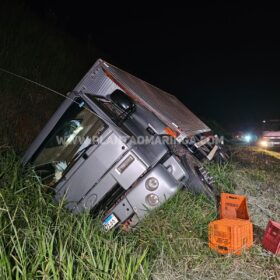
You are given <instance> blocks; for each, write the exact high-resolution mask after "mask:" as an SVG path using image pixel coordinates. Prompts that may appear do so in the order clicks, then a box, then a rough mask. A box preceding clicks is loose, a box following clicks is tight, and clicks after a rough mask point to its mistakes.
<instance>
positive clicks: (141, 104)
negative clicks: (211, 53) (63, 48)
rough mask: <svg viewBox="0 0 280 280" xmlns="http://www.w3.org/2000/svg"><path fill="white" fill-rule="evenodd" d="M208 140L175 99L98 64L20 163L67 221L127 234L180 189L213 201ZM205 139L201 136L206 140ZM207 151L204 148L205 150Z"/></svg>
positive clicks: (211, 148) (198, 123)
mask: <svg viewBox="0 0 280 280" xmlns="http://www.w3.org/2000/svg"><path fill="white" fill-rule="evenodd" d="M209 132H211V130H210V128H208V127H207V126H206V125H205V124H204V123H203V122H202V121H201V120H200V119H199V118H197V117H196V116H195V115H194V114H193V113H192V112H190V111H189V110H188V109H187V108H186V107H185V106H184V105H183V104H182V103H181V102H180V101H179V100H178V99H176V98H175V97H174V96H172V95H170V94H168V93H165V92H163V91H161V90H160V89H158V88H156V87H154V86H152V85H150V84H148V83H146V82H144V81H142V80H140V79H138V78H136V77H134V76H132V75H130V74H128V73H127V72H125V71H123V70H120V69H118V68H117V67H115V66H113V65H110V64H108V63H107V62H105V61H103V60H98V61H97V62H96V63H95V64H94V66H93V67H92V68H91V69H90V71H89V72H88V73H87V74H86V75H85V77H84V78H83V79H82V80H81V82H80V83H79V84H78V85H77V86H76V87H75V89H74V90H73V91H72V92H70V93H68V95H67V98H66V99H65V101H64V102H63V103H62V104H61V106H60V107H59V109H58V110H57V111H56V112H55V114H54V115H53V116H52V117H51V119H50V120H49V122H48V123H47V124H46V126H45V127H44V128H43V130H42V131H41V132H40V134H39V135H38V137H37V138H36V139H35V140H34V142H33V143H32V144H31V145H30V147H29V149H28V150H27V151H26V153H25V156H24V158H23V163H24V164H31V165H32V166H33V167H34V169H35V172H36V173H37V175H38V177H39V178H40V179H41V181H42V183H43V184H45V185H47V186H49V187H50V188H53V189H54V192H55V199H56V200H57V201H61V200H63V201H64V203H65V207H66V208H67V209H69V210H70V211H72V212H73V213H81V212H84V211H87V212H90V213H91V215H92V216H97V215H99V216H101V217H102V220H103V225H104V227H105V229H107V230H109V229H111V228H113V227H116V226H122V227H123V228H126V229H128V228H131V227H133V226H135V225H136V224H137V223H138V222H139V221H140V220H141V219H142V218H143V217H145V216H146V215H147V214H148V213H149V212H150V211H151V210H153V209H155V208H157V207H159V206H160V205H162V204H163V203H164V202H165V201H166V200H168V199H170V198H171V197H172V196H174V195H175V194H176V193H177V192H178V191H179V190H181V189H182V188H188V189H189V190H191V191H193V192H195V193H204V194H206V195H207V196H208V197H216V196H217V192H216V190H215V188H214V187H213V185H212V183H213V182H212V178H211V177H210V176H209V174H208V173H207V172H206V171H205V170H204V169H203V166H202V164H201V163H200V161H199V160H198V159H197V157H196V156H195V155H196V154H197V153H198V151H199V150H201V153H200V154H201V155H202V156H203V155H204V154H205V157H206V158H207V157H208V160H211V159H212V158H213V157H214V156H215V154H216V153H217V151H218V150H219V146H218V145H216V144H213V145H212V146H211V145H210V140H209V137H202V135H203V133H208V134H209ZM208 134H207V135H208ZM206 146H208V148H207V147H206Z"/></svg>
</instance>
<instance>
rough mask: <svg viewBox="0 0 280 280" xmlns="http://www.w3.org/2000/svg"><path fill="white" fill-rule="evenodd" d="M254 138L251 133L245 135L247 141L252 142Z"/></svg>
mask: <svg viewBox="0 0 280 280" xmlns="http://www.w3.org/2000/svg"><path fill="white" fill-rule="evenodd" d="M252 139H253V137H252V135H251V134H246V135H245V136H244V140H245V142H247V143H250V142H251V141H252Z"/></svg>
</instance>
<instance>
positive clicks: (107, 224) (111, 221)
mask: <svg viewBox="0 0 280 280" xmlns="http://www.w3.org/2000/svg"><path fill="white" fill-rule="evenodd" d="M118 222H119V220H118V219H117V217H116V216H115V215H114V214H111V215H110V216H108V217H107V218H106V219H105V221H104V222H103V226H104V228H105V230H106V231H107V230H110V229H111V228H113V227H114V226H115V225H116V224H117V223H118Z"/></svg>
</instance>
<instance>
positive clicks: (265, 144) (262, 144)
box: [259, 140, 268, 148]
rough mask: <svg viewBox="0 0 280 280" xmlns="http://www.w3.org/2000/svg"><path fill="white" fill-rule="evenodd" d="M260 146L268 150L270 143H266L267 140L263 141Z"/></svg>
mask: <svg viewBox="0 0 280 280" xmlns="http://www.w3.org/2000/svg"><path fill="white" fill-rule="evenodd" d="M259 145H260V146H261V147H263V148H267V147H268V141H266V140H261V141H260V142H259Z"/></svg>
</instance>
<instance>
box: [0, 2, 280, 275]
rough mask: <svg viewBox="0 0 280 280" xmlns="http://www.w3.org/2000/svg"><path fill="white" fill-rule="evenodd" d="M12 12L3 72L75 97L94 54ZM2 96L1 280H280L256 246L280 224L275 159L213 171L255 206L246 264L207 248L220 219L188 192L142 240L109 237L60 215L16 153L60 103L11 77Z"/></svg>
mask: <svg viewBox="0 0 280 280" xmlns="http://www.w3.org/2000/svg"><path fill="white" fill-rule="evenodd" d="M1 5H3V4H1ZM12 8H13V7H11V6H10V8H9V9H10V10H8V9H7V7H6V8H5V9H4V8H3V7H1V9H0V15H1V16H0V27H1V28H0V43H1V49H0V62H1V63H0V67H5V68H8V69H9V70H12V71H16V72H17V73H20V74H23V75H26V76H28V77H30V78H32V79H34V80H36V81H38V82H42V83H44V84H46V85H48V86H50V87H53V88H55V89H57V90H60V91H62V92H66V91H68V90H70V89H71V88H72V87H73V86H74V85H75V83H76V82H77V81H78V80H79V78H80V77H81V75H82V74H83V73H84V72H85V71H86V70H87V69H88V68H89V67H90V64H92V62H93V61H94V60H95V58H96V57H97V56H96V53H95V52H92V51H88V49H87V48H85V47H84V46H83V45H81V44H79V43H77V42H76V41H74V40H73V39H71V38H69V37H67V35H65V34H64V33H62V32H58V31H54V30H52V28H51V27H49V26H47V25H45V24H43V23H41V22H40V20H39V19H37V18H35V17H33V16H32V15H30V13H29V12H26V11H25V10H24V9H19V10H14V9H12ZM12 13H16V14H17V15H16V16H11V15H12ZM0 96H1V103H0V114H1V125H0V133H1V138H0V142H1V145H2V146H1V148H0V278H1V279H35V278H42V279H150V278H151V276H153V277H154V279H267V278H269V277H270V279H273V278H274V279H277V277H278V279H279V277H280V275H279V270H280V262H279V258H276V257H274V256H271V255H269V254H267V253H266V252H265V251H263V250H262V249H261V247H260V245H259V243H258V236H260V235H261V231H262V230H263V229H264V226H265V224H266V222H267V220H268V218H269V217H272V218H274V219H278V220H279V219H280V213H279V208H280V207H279V183H278V182H279V179H280V178H279V174H280V172H279V171H280V170H279V164H278V161H277V160H276V159H272V158H271V157H269V156H268V155H264V154H261V153H257V152H254V151H250V150H241V151H237V152H236V154H235V155H234V157H233V159H232V161H231V162H230V163H228V164H226V165H224V166H219V165H211V166H209V169H210V170H211V172H212V174H213V175H214V176H215V177H216V180H217V184H218V186H219V188H220V189H221V190H225V191H237V192H238V193H245V194H247V195H248V196H249V206H250V212H251V214H252V219H253V222H254V223H255V224H256V225H257V230H256V233H257V235H258V236H256V239H255V240H256V244H255V246H254V247H253V249H252V250H250V251H249V252H245V253H244V254H243V255H242V256H240V257H236V256H226V257H224V256H220V255H218V254H215V253H214V252H212V251H211V250H210V249H209V248H208V246H207V225H208V223H209V222H210V221H211V220H213V219H214V218H215V216H216V213H215V209H214V207H213V206H212V205H210V204H208V203H207V202H206V201H205V199H204V198H202V197H194V196H192V195H191V194H188V193H187V192H181V193H179V194H178V195H177V196H176V197H175V198H174V199H172V200H171V201H169V202H168V203H167V204H165V205H164V207H163V208H161V209H159V210H157V211H155V212H154V213H152V214H151V215H150V216H149V217H148V218H147V219H146V220H145V221H144V222H143V223H142V224H141V225H140V226H139V227H138V228H137V229H136V230H135V231H133V232H130V233H122V232H110V233H105V232H104V231H103V230H102V229H101V227H100V222H99V221H98V220H93V219H92V218H91V217H90V216H89V215H87V214H84V215H81V216H75V215H72V214H70V213H68V212H67V211H65V210H64V209H63V208H62V205H56V204H55V203H54V202H53V200H52V196H51V193H49V191H48V190H47V189H46V188H45V187H44V186H42V185H41V184H40V182H39V181H38V180H37V178H36V176H35V174H34V173H33V171H32V170H24V169H22V167H21V166H20V164H19V161H18V155H16V153H15V152H14V148H16V149H17V150H18V151H21V150H22V149H24V148H25V147H26V145H27V144H28V142H30V139H32V138H33V137H34V135H36V133H37V132H38V131H39V130H40V128H41V126H42V125H43V124H44V122H45V120H46V119H48V117H49V116H50V114H51V113H52V112H53V111H54V110H55V108H56V106H57V104H58V103H59V101H60V100H59V98H57V97H54V96H53V95H52V94H50V93H49V92H47V91H45V90H42V89H40V88H37V87H35V86H33V85H30V84H27V83H25V82H23V81H19V80H16V79H14V78H12V77H9V76H7V75H6V74H0ZM7 146H13V148H11V147H7ZM271 166H273V168H271ZM277 194H278V196H277Z"/></svg>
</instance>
